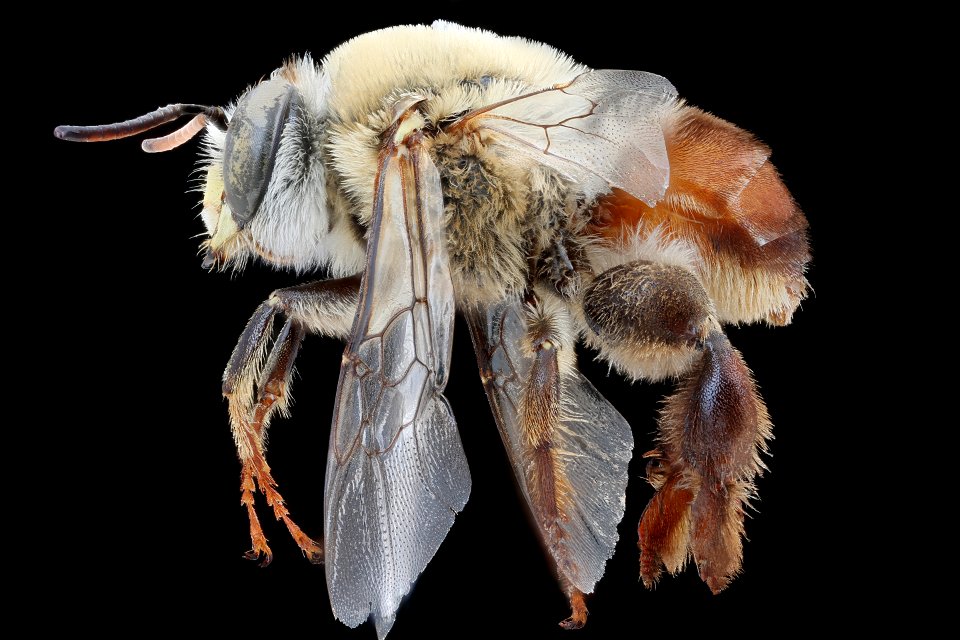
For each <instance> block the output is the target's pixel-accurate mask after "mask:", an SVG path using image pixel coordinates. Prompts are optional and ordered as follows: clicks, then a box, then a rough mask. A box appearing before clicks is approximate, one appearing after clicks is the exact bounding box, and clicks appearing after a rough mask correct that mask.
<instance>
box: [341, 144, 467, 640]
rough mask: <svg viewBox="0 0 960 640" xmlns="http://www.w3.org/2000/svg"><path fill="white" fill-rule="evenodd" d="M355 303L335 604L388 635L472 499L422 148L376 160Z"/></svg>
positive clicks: (438, 218)
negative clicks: (453, 406)
mask: <svg viewBox="0 0 960 640" xmlns="http://www.w3.org/2000/svg"><path fill="white" fill-rule="evenodd" d="M374 203H375V204H374V216H373V221H372V225H373V226H372V228H371V233H370V240H369V243H368V247H367V270H366V272H365V274H364V278H363V283H362V286H361V293H360V307H359V310H358V313H357V318H356V320H355V322H354V326H353V333H352V337H351V340H350V343H349V345H348V347H347V350H346V352H345V354H344V362H343V365H342V367H341V370H340V384H339V387H338V390H337V401H336V409H335V412H334V419H333V430H332V432H331V435H330V454H329V458H328V463H327V479H326V495H325V509H324V511H325V513H326V522H325V537H326V540H325V545H326V549H325V554H326V568H327V584H328V587H329V591H330V601H331V605H332V606H333V610H334V613H335V615H336V616H337V618H339V619H340V620H341V621H343V622H344V623H346V624H347V625H349V626H351V627H355V626H357V625H359V624H360V623H362V622H363V621H365V620H366V619H367V618H368V617H372V618H373V621H374V623H375V624H376V627H377V633H378V635H379V636H380V637H381V638H383V637H384V636H385V635H386V634H387V632H388V631H389V630H390V627H391V626H392V625H393V621H394V616H395V613H396V610H397V607H398V606H399V604H400V600H401V598H402V597H403V596H404V594H406V593H407V592H408V591H409V590H410V587H411V586H412V584H413V582H414V580H416V578H417V576H418V575H419V574H420V572H421V571H423V569H424V567H426V565H427V563H428V562H429V561H430V559H431V558H432V557H433V555H434V553H435V552H436V550H437V548H438V547H439V546H440V543H441V542H442V541H443V539H444V537H445V536H446V534H447V531H448V530H449V529H450V526H451V525H452V524H453V520H454V516H455V514H456V512H458V511H459V510H460V509H462V508H463V506H464V505H465V504H466V502H467V497H468V496H469V493H470V474H469V471H468V469H467V462H466V459H465V457H464V454H463V448H462V445H461V444H460V436H459V433H458V432H457V427H456V423H455V422H454V418H453V415H452V413H451V411H450V407H449V405H448V404H447V401H446V399H445V398H444V397H443V396H442V395H441V392H442V391H443V388H444V387H445V386H446V379H447V372H448V370H449V363H450V346H451V338H452V334H453V318H454V316H453V314H454V299H453V285H452V283H451V280H450V275H449V267H448V264H447V255H446V247H445V245H444V237H443V228H442V216H443V194H442V192H441V187H440V176H439V174H438V173H437V169H436V167H435V166H434V164H433V162H432V161H431V160H430V158H429V156H428V155H427V154H426V153H425V152H423V151H422V150H421V149H420V148H419V147H416V146H414V147H406V146H403V145H401V146H399V147H396V148H395V149H393V151H392V153H389V154H385V157H384V159H383V160H382V161H381V164H380V171H379V176H378V184H377V193H376V194H375V199H374Z"/></svg>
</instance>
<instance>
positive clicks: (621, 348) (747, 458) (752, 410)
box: [583, 261, 770, 593]
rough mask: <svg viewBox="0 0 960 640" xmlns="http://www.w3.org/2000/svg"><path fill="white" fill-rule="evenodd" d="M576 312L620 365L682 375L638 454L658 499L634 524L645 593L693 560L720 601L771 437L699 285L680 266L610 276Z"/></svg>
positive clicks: (622, 270)
mask: <svg viewBox="0 0 960 640" xmlns="http://www.w3.org/2000/svg"><path fill="white" fill-rule="evenodd" d="M583 311H584V319H585V320H586V323H587V325H588V326H589V327H590V328H591V329H592V331H593V332H594V333H595V335H596V338H597V339H598V340H596V341H595V342H597V343H598V344H599V346H600V347H601V350H602V352H603V353H604V355H605V356H607V357H608V358H610V359H611V360H612V361H614V362H615V364H617V366H618V367H620V368H622V369H627V370H628V372H629V371H630V370H631V368H632V369H633V370H634V371H636V370H639V369H644V370H646V371H650V370H651V369H653V370H654V371H655V372H656V376H651V377H661V376H663V375H670V374H680V373H682V374H684V375H683V377H682V378H681V382H680V384H679V386H678V389H677V391H676V392H675V393H674V395H672V396H671V397H670V398H668V399H667V401H666V404H665V407H664V409H663V411H662V412H661V415H660V420H659V436H658V447H657V448H656V449H655V450H653V451H651V452H648V453H647V454H646V455H645V457H647V458H650V462H649V463H648V465H647V476H648V480H649V481H650V483H651V484H652V485H653V486H654V488H655V489H656V490H657V493H656V494H655V495H654V497H653V498H652V499H651V501H650V503H649V504H648V505H647V508H646V510H645V511H644V513H643V516H642V518H641V520H640V525H639V538H640V539H639V546H640V573H641V577H642V578H643V581H644V584H645V585H646V586H648V587H652V586H653V585H654V584H655V583H656V581H657V580H658V579H659V577H660V575H661V571H662V568H663V567H665V568H666V569H667V570H668V571H669V572H671V573H675V572H677V571H679V570H680V569H681V568H682V567H683V566H684V564H685V563H686V560H687V558H688V557H689V556H691V555H692V556H693V558H694V560H695V562H696V563H697V566H698V568H699V571H700V577H701V578H702V579H703V580H704V582H706V583H707V585H708V586H709V587H710V589H711V590H712V591H713V592H714V593H716V592H718V591H721V590H722V589H723V588H725V587H726V586H727V584H728V583H729V581H730V580H731V579H732V578H733V577H734V576H735V575H736V573H737V572H738V571H739V569H740V563H741V558H742V543H741V538H742V536H743V515H744V513H743V509H744V506H745V505H746V503H747V500H748V498H749V496H750V495H751V494H752V493H753V490H754V485H753V481H754V478H755V477H756V476H757V475H758V474H760V472H761V471H762V469H763V465H762V463H761V461H760V458H759V453H760V452H761V451H763V450H764V448H765V441H766V439H767V438H769V436H770V420H769V418H768V416H767V410H766V407H765V406H764V404H763V401H762V400H761V399H760V396H759V394H758V393H757V389H756V385H755V384H754V382H753V378H752V376H751V374H750V371H749V370H748V369H747V367H746V365H745V364H744V362H743V359H742V358H741V357H740V354H739V353H738V352H737V350H736V349H734V348H733V346H732V345H731V344H730V341H729V340H728V339H727V337H726V335H724V333H723V330H722V329H721V328H720V323H719V322H718V320H717V317H716V313H715V311H714V308H713V305H712V303H711V302H710V299H709V297H708V295H707V293H706V291H704V289H703V287H702V285H701V284H700V281H699V280H698V279H697V278H696V277H695V276H694V275H693V274H692V273H690V272H689V271H687V270H685V269H683V268H681V267H674V266H666V265H660V264H655V263H651V262H646V261H637V262H631V263H628V264H624V265H619V266H617V267H614V268H612V269H610V270H608V271H606V272H604V273H602V274H601V275H600V276H599V277H597V279H596V280H594V282H593V283H591V285H590V286H589V287H588V288H587V289H586V291H585V292H584V298H583ZM651 363H656V365H657V366H655V367H651ZM634 375H635V376H636V377H640V374H639V373H634ZM648 375H650V374H648Z"/></svg>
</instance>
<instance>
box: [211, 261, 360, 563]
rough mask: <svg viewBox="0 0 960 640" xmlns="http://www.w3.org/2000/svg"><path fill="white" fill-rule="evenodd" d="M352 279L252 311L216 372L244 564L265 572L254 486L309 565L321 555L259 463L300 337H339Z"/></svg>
mask: <svg viewBox="0 0 960 640" xmlns="http://www.w3.org/2000/svg"><path fill="white" fill-rule="evenodd" d="M359 282H360V279H359V277H357V276H353V277H350V278H342V279H339V280H328V281H321V282H314V283H309V284H306V285H301V286H298V287H291V288H288V289H279V290H277V291H275V292H274V293H273V295H271V296H270V298H269V299H268V300H267V301H266V302H264V303H263V304H261V305H260V307H259V308H258V309H257V311H256V312H254V314H253V316H252V317H251V318H250V321H249V322H248V323H247V326H246V328H245V329H244V332H243V334H242V335H241V336H240V340H239V342H238V343H237V346H236V348H235V349H234V352H233V355H232V356H231V358H230V362H229V363H228V364H227V368H226V371H225V372H224V382H223V393H224V396H225V397H226V398H227V399H228V402H229V413H230V423H231V428H232V430H233V436H234V441H235V442H236V445H237V451H238V453H239V455H240V460H241V463H242V465H243V467H242V471H241V477H240V485H241V503H242V504H243V505H244V506H245V507H246V508H247V514H248V517H249V520H250V538H251V541H252V544H253V547H252V549H251V550H250V551H248V552H247V554H246V555H247V557H248V558H250V559H252V560H253V559H257V558H260V557H262V558H263V561H262V562H261V564H262V565H263V566H266V565H267V564H269V563H270V561H271V559H272V556H273V554H272V552H271V550H270V547H269V545H268V544H267V539H266V536H265V535H264V534H263V529H262V528H261V526H260V521H259V519H258V518H257V514H256V511H255V508H254V493H255V492H256V489H257V485H258V484H259V487H260V490H261V491H262V492H263V494H264V496H265V497H266V500H267V504H268V505H269V506H270V507H272V508H273V512H274V516H275V517H276V518H277V519H278V520H283V522H284V524H285V525H286V526H287V529H288V530H289V531H290V534H291V535H292V536H293V539H294V540H295V541H296V542H297V545H298V546H299V547H300V549H301V550H302V551H303V552H304V554H305V555H306V556H307V558H308V559H310V561H311V562H322V561H323V549H322V547H321V546H320V545H319V544H317V543H316V542H314V541H313V540H312V539H310V538H309V537H308V536H307V535H305V534H304V533H303V531H302V530H301V529H300V527H299V526H297V525H296V523H294V522H293V520H292V519H291V518H290V514H289V511H288V510H287V507H286V505H285V503H284V500H283V496H281V495H280V493H279V491H278V488H277V483H276V481H275V480H274V479H273V476H272V475H271V473H270V467H269V465H268V464H267V462H266V457H265V450H266V432H267V428H268V426H269V423H270V419H271V417H272V416H273V414H274V413H275V412H276V411H278V410H279V411H281V412H285V411H286V408H287V406H288V404H289V399H290V394H289V387H290V380H291V378H292V376H293V365H294V362H295V360H296V357H297V353H298V351H299V348H300V343H301V342H302V340H303V336H304V334H305V332H306V329H307V328H308V327H309V328H311V329H313V330H314V331H316V332H318V333H323V334H327V335H334V336H338V337H343V336H345V335H346V333H347V331H348V329H349V326H350V323H351V321H352V319H353V315H354V313H355V309H356V305H357V294H358V290H359ZM278 313H279V314H281V315H283V316H285V317H286V322H285V323H284V326H283V329H282V330H281V332H280V334H279V336H278V337H277V339H276V341H275V342H274V344H273V347H272V349H271V350H270V355H269V357H268V358H267V359H266V364H265V365H263V359H264V354H265V353H266V350H267V345H268V343H269V340H270V336H271V334H272V327H273V320H274V317H275V316H276V315H277V314H278Z"/></svg>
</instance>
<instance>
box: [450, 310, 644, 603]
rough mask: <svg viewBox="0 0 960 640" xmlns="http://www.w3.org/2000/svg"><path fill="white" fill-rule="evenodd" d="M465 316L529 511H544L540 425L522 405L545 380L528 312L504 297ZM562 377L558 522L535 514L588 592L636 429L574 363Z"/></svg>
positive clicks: (597, 573)
mask: <svg viewBox="0 0 960 640" xmlns="http://www.w3.org/2000/svg"><path fill="white" fill-rule="evenodd" d="M467 321H468V323H469V325H470V333H471V337H472V338H473V344H474V349H475V350H476V353H477V361H478V363H479V365H480V371H481V376H482V377H483V381H484V387H485V389H486V391H487V398H488V399H489V401H490V406H491V409H492V410H493V414H494V417H495V418H496V422H497V426H498V427H499V429H500V435H501V437H502V438H503V442H504V446H505V447H506V449H507V453H508V455H509V458H510V461H511V464H512V465H513V468H514V472H515V474H516V477H517V480H518V482H519V483H520V487H521V489H522V491H523V495H524V497H525V498H526V500H527V502H528V504H529V506H530V508H531V510H532V511H533V512H534V513H535V514H536V513H537V511H538V509H539V510H540V511H541V512H543V511H544V509H543V508H542V506H540V505H537V504H535V503H536V502H537V500H539V498H537V497H536V495H535V493H536V491H537V490H538V487H537V486H536V483H537V482H538V481H540V480H539V479H540V478H541V477H542V475H543V473H542V472H543V469H542V468H537V466H536V465H535V464H533V463H532V462H531V460H532V458H531V456H530V452H529V451H528V448H529V442H530V433H531V431H533V430H534V429H535V428H536V427H534V426H532V425H530V424H525V423H524V417H523V416H524V415H525V413H524V410H523V407H522V403H523V398H524V396H525V393H526V392H527V391H528V388H529V387H530V385H537V384H538V383H539V380H537V379H536V378H537V376H533V375H531V369H532V367H533V361H534V356H532V355H530V354H528V353H526V352H525V350H524V348H523V345H524V343H525V342H529V340H528V338H527V335H528V330H529V327H528V323H527V320H526V313H525V311H524V309H523V307H521V306H520V305H519V304H517V303H503V304H499V305H497V306H494V307H489V308H480V309H478V310H476V311H471V312H469V313H468V314H467ZM570 344H572V341H571V343H570ZM558 375H559V386H560V394H559V399H560V407H559V409H560V410H559V413H558V418H559V419H558V420H557V421H556V423H555V425H554V427H553V429H552V431H553V433H551V434H549V435H548V438H549V440H550V442H551V446H550V451H551V455H552V456H553V465H554V468H553V469H552V470H551V472H552V474H554V475H555V476H556V478H557V484H558V485H559V486H562V487H563V488H564V490H563V491H561V492H557V494H556V495H557V505H556V507H557V508H556V509H555V510H554V511H555V513H556V514H557V515H556V518H555V521H553V522H550V521H546V522H545V521H543V520H542V519H541V518H538V517H535V518H534V520H536V521H537V524H538V527H539V528H540V534H541V536H542V537H543V538H544V541H545V543H546V546H547V548H548V549H549V551H550V553H551V555H553V558H554V560H555V561H556V563H557V566H558V568H559V569H560V572H561V574H562V577H563V578H565V579H566V580H567V581H569V583H570V584H572V585H573V586H575V587H576V588H577V589H579V590H580V591H583V592H584V593H590V592H592V591H593V588H594V585H595V584H596V582H597V581H598V580H599V579H600V578H601V577H602V576H603V570H604V565H605V563H606V561H607V560H608V559H609V558H610V557H611V556H613V551H614V546H615V545H616V542H617V524H618V523H619V522H620V519H621V518H622V517H623V511H624V505H625V491H626V486H627V465H628V464H629V462H630V457H631V453H632V450H633V434H632V433H631V431H630V425H629V424H627V421H626V420H625V419H624V418H623V416H621V415H620V414H619V413H618V412H617V410H616V409H614V408H613V406H612V405H610V403H609V402H607V401H606V400H605V399H604V398H603V396H601V395H600V393H599V392H598V391H597V390H596V389H595V388H594V387H593V385H592V384H590V381H589V380H587V379H586V378H585V377H584V376H583V375H582V374H581V373H580V372H579V371H577V369H576V367H575V366H572V365H571V366H569V367H568V368H566V369H565V368H564V367H559V373H558ZM547 511H549V509H548V510H547ZM552 529H557V531H553V530H552Z"/></svg>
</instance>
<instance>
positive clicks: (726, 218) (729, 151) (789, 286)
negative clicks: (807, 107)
mask: <svg viewBox="0 0 960 640" xmlns="http://www.w3.org/2000/svg"><path fill="white" fill-rule="evenodd" d="M664 135H665V139H666V144H667V153H668V155H669V157H670V186H669V188H668V189H667V192H666V195H665V196H664V198H663V199H662V200H661V201H660V202H658V203H657V205H656V206H655V207H648V206H647V205H645V204H644V203H643V202H641V201H640V200H637V199H636V198H634V197H633V196H631V195H629V194H627V193H626V192H624V191H621V190H618V189H614V191H613V193H611V194H610V195H608V196H605V197H604V198H602V199H601V200H600V201H599V202H598V204H597V206H596V207H595V208H594V210H593V212H592V219H591V231H592V232H593V233H594V234H595V235H598V236H600V237H602V238H605V239H607V240H609V241H611V242H612V243H615V244H616V243H621V242H626V241H629V239H630V238H631V237H632V236H634V235H639V236H640V237H645V236H647V235H649V234H650V233H652V232H654V231H655V230H657V229H659V230H660V232H661V233H664V234H665V236H666V237H667V238H668V239H669V240H670V241H676V242H681V243H684V244H686V245H688V246H690V247H691V248H693V249H694V251H695V252H696V254H697V257H698V264H697V265H696V267H697V271H698V275H699V276H700V279H701V281H702V282H703V285H704V288H705V289H706V290H707V292H708V293H709V294H710V295H711V298H712V299H713V302H714V304H715V305H716V307H717V312H718V314H719V317H720V318H721V320H724V321H728V322H753V321H756V320H766V321H767V322H770V323H772V324H787V323H788V322H789V321H790V317H791V315H792V314H793V311H794V309H795V308H796V306H797V305H798V304H799V302H800V300H801V299H802V298H803V297H804V296H805V294H806V290H807V282H806V279H805V278H804V275H803V274H804V271H805V269H806V265H807V262H809V260H810V253H809V248H808V244H807V235H806V228H807V221H806V218H805V217H804V215H803V213H802V212H801V211H800V209H799V208H798V207H797V205H796V203H795V202H794V201H793V198H792V197H791V196H790V192H789V191H787V188H786V187H785V186H784V185H783V182H781V180H780V177H779V175H778V174H777V170H776V168H774V166H773V164H771V163H770V161H769V160H768V158H769V155H770V151H769V149H768V148H767V147H766V146H764V145H763V144H762V143H760V142H759V141H758V140H757V139H756V138H754V137H753V135H751V134H750V133H748V132H746V131H744V130H742V129H739V128H737V127H736V126H734V125H732V124H730V123H729V122H726V121H724V120H721V119H720V118H717V117H715V116H712V115H710V114H708V113H704V112H703V111H700V110H699V109H695V108H693V107H681V108H680V109H678V110H677V111H676V112H675V113H674V114H673V115H672V116H670V117H669V118H668V121H667V122H666V123H665V126H664Z"/></svg>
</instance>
